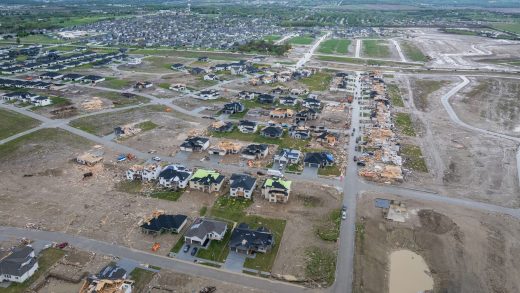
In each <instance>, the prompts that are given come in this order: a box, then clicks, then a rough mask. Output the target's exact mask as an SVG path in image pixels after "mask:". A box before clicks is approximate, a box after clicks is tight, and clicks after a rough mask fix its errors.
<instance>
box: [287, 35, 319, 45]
mask: <svg viewBox="0 0 520 293" xmlns="http://www.w3.org/2000/svg"><path fill="white" fill-rule="evenodd" d="M313 41H314V38H313V37H306V36H297V37H292V38H290V39H289V40H288V42H289V44H291V45H310V44H312V42H313Z"/></svg>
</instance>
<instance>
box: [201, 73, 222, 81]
mask: <svg viewBox="0 0 520 293" xmlns="http://www.w3.org/2000/svg"><path fill="white" fill-rule="evenodd" d="M204 80H219V78H218V76H217V75H215V74H213V73H209V74H206V75H204Z"/></svg>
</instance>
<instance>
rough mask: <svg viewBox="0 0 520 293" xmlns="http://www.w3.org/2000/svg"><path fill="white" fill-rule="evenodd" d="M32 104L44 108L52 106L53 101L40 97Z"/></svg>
mask: <svg viewBox="0 0 520 293" xmlns="http://www.w3.org/2000/svg"><path fill="white" fill-rule="evenodd" d="M32 103H33V104H34V105H35V106H40V107H43V106H48V105H50V104H52V101H51V99H49V98H48V97H42V96H38V97H36V98H34V99H33V101H32Z"/></svg>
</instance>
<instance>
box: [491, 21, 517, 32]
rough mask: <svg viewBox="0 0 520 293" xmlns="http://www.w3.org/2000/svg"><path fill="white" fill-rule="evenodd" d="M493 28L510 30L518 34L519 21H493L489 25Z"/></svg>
mask: <svg viewBox="0 0 520 293" xmlns="http://www.w3.org/2000/svg"><path fill="white" fill-rule="evenodd" d="M491 26H492V27H493V28H496V29H499V30H503V31H508V32H512V33H515V34H520V22H511V23H495V24H492V25H491Z"/></svg>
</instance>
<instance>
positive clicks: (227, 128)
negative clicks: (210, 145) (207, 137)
mask: <svg viewBox="0 0 520 293" xmlns="http://www.w3.org/2000/svg"><path fill="white" fill-rule="evenodd" d="M234 127H235V125H233V122H230V121H226V122H224V121H220V120H219V121H215V122H213V123H211V125H210V126H209V130H211V131H215V132H231V131H233V128H234Z"/></svg>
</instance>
